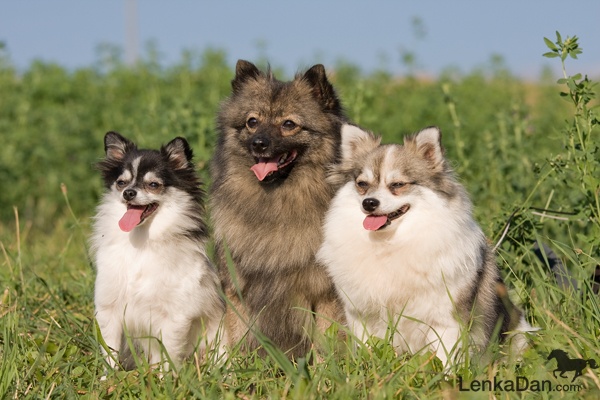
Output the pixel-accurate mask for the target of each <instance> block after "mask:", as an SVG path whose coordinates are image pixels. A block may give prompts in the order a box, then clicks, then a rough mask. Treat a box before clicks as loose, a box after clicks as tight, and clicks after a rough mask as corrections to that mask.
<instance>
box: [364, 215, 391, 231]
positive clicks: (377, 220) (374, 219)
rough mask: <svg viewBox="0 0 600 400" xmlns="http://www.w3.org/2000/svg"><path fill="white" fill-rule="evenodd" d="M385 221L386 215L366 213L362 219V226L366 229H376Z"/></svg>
mask: <svg viewBox="0 0 600 400" xmlns="http://www.w3.org/2000/svg"><path fill="white" fill-rule="evenodd" d="M386 222H387V216H386V215H367V217H366V218H365V220H364V221H363V227H364V228H365V229H366V230H368V231H376V230H377V229H379V228H381V227H382V226H384V225H385V223H386Z"/></svg>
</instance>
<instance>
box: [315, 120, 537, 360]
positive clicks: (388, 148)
mask: <svg viewBox="0 0 600 400" xmlns="http://www.w3.org/2000/svg"><path fill="white" fill-rule="evenodd" d="M342 149H343V160H342V163H341V164H339V165H338V166H337V167H335V168H334V169H333V171H332V174H331V177H330V179H331V180H332V181H335V183H338V184H340V183H341V184H343V187H342V188H341V189H340V190H339V192H338V193H337V195H336V196H335V198H334V199H333V201H332V203H331V208H330V210H329V211H328V213H327V217H326V222H325V224H324V236H325V238H324V243H323V245H322V247H321V249H320V250H319V252H318V259H319V260H321V261H322V262H323V263H324V264H325V265H326V266H327V269H328V271H329V273H330V274H331V276H332V278H333V280H334V282H335V285H336V287H337V289H338V292H339V293H340V296H341V298H342V299H343V302H344V308H345V312H346V318H347V321H348V324H349V327H350V328H351V330H352V331H353V333H354V335H355V336H356V337H357V338H358V339H359V340H366V339H367V338H368V336H370V335H375V336H378V337H381V338H385V337H388V336H386V334H387V335H389V334H390V330H389V329H390V328H391V329H392V330H391V332H392V334H391V335H390V336H389V337H391V338H392V340H393V344H394V346H395V347H396V348H397V349H398V350H399V351H402V352H404V351H409V352H417V351H419V350H421V349H428V350H431V351H433V352H436V353H437V356H438V357H439V358H440V359H441V360H442V361H443V362H444V363H445V364H446V363H447V361H448V355H450V354H452V353H453V350H454V349H455V348H458V347H460V346H461V343H462V340H461V338H464V336H461V335H462V334H461V329H462V328H464V329H466V330H467V331H468V338H469V340H470V341H471V343H472V344H473V345H475V346H478V347H480V348H483V347H485V346H487V344H488V342H489V341H490V339H491V338H492V337H493V336H494V333H496V334H498V333H500V336H501V337H500V340H501V341H502V340H504V339H507V338H508V337H509V336H510V335H507V332H510V331H528V330H531V327H530V326H529V325H528V324H527V322H525V320H524V318H523V316H522V313H521V312H520V311H519V310H518V309H516V308H515V307H514V306H513V305H512V304H511V303H510V301H509V300H508V296H507V293H506V288H505V286H504V283H503V281H502V278H501V277H500V274H499V271H498V268H497V265H496V263H495V261H494V256H493V254H492V251H491V250H490V248H489V246H488V244H487V241H486V238H485V236H484V234H483V232H482V231H481V229H480V227H479V226H478V225H477V223H476V222H475V221H474V220H473V217H472V214H471V208H472V205H471V202H470V200H469V198H468V195H467V193H466V191H465V189H464V187H463V186H462V185H461V184H460V183H459V182H458V181H457V179H456V178H455V176H454V174H453V172H452V170H451V168H450V166H449V163H448V161H447V160H446V159H445V157H444V151H443V148H442V146H441V134H440V131H439V130H438V129H437V128H435V127H432V128H427V129H424V130H423V131H421V132H419V133H418V134H417V135H415V136H412V137H407V138H406V139H405V141H404V145H380V139H379V138H378V137H376V136H374V135H372V134H371V133H369V132H365V131H363V130H361V129H360V128H358V127H356V126H353V125H344V127H343V129H342ZM511 340H513V343H514V344H515V347H519V348H520V347H523V346H524V344H525V337H524V335H522V334H519V335H517V337H512V338H511ZM454 354H456V352H454Z"/></svg>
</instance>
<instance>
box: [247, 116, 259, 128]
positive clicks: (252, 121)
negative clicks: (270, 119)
mask: <svg viewBox="0 0 600 400" xmlns="http://www.w3.org/2000/svg"><path fill="white" fill-rule="evenodd" d="M246 126H247V127H248V128H249V129H254V128H256V127H257V126H258V120H257V119H256V118H254V117H252V118H248V121H246Z"/></svg>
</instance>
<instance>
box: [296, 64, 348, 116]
mask: <svg viewBox="0 0 600 400" xmlns="http://www.w3.org/2000/svg"><path fill="white" fill-rule="evenodd" d="M302 80H304V81H305V82H307V83H308V84H309V85H310V87H311V89H312V93H313V95H314V96H315V98H316V99H317V100H318V101H319V103H321V105H322V106H323V109H324V110H328V111H336V112H341V108H342V107H341V104H340V100H339V99H338V97H337V95H336V94H335V89H334V88H333V85H332V84H331V83H329V80H328V79H327V74H326V73H325V67H324V66H323V64H316V65H313V66H312V67H311V68H310V69H309V70H308V71H306V72H305V73H304V75H303V76H302Z"/></svg>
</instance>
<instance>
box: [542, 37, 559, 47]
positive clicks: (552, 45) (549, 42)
mask: <svg viewBox="0 0 600 400" xmlns="http://www.w3.org/2000/svg"><path fill="white" fill-rule="evenodd" d="M544 42H546V46H548V48H550V49H552V50H558V47H556V45H554V43H552V40H550V39H548V38H546V37H545V38H544Z"/></svg>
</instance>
